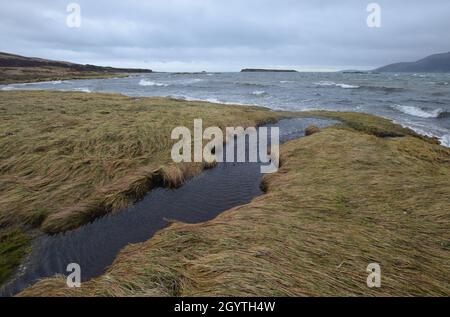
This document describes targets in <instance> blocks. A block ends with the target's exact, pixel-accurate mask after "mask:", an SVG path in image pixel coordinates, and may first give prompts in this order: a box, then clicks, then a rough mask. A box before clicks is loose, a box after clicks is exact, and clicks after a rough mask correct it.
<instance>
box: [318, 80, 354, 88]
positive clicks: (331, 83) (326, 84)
mask: <svg viewBox="0 0 450 317" xmlns="http://www.w3.org/2000/svg"><path fill="white" fill-rule="evenodd" d="M314 85H316V86H320V87H339V88H343V89H358V88H360V87H361V86H357V85H349V84H342V83H335V82H334V81H319V82H317V83H314Z"/></svg>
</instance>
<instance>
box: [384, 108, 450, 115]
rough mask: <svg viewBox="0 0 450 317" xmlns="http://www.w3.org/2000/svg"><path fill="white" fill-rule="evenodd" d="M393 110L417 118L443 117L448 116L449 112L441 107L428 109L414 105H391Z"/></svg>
mask: <svg viewBox="0 0 450 317" xmlns="http://www.w3.org/2000/svg"><path fill="white" fill-rule="evenodd" d="M392 108H393V109H394V110H397V111H400V112H402V113H405V114H408V115H410V116H414V117H419V118H445V117H448V116H450V113H449V112H447V111H444V110H443V109H441V108H438V109H434V110H429V109H424V108H419V107H414V106H401V105H395V106H392Z"/></svg>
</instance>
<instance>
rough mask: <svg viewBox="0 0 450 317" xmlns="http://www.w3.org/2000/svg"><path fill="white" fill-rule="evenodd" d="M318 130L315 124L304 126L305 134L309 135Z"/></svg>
mask: <svg viewBox="0 0 450 317" xmlns="http://www.w3.org/2000/svg"><path fill="white" fill-rule="evenodd" d="M318 132H320V129H319V128H318V127H316V126H315V125H310V126H309V127H307V128H306V130H305V135H306V136H310V135H313V134H314V133H318Z"/></svg>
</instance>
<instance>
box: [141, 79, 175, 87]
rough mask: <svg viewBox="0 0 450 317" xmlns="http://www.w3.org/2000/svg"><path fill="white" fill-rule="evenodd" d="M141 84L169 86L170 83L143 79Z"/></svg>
mask: <svg viewBox="0 0 450 317" xmlns="http://www.w3.org/2000/svg"><path fill="white" fill-rule="evenodd" d="M139 86H156V87H167V86H169V84H164V83H158V82H156V81H151V80H146V79H141V81H140V82H139Z"/></svg>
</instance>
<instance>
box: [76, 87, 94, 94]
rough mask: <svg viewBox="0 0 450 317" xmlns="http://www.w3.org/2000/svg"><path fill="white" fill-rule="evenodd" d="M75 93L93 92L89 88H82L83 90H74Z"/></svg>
mask: <svg viewBox="0 0 450 317" xmlns="http://www.w3.org/2000/svg"><path fill="white" fill-rule="evenodd" d="M73 90H74V91H79V92H85V93H90V92H92V91H91V90H90V89H89V88H86V87H81V88H74V89H73Z"/></svg>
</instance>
